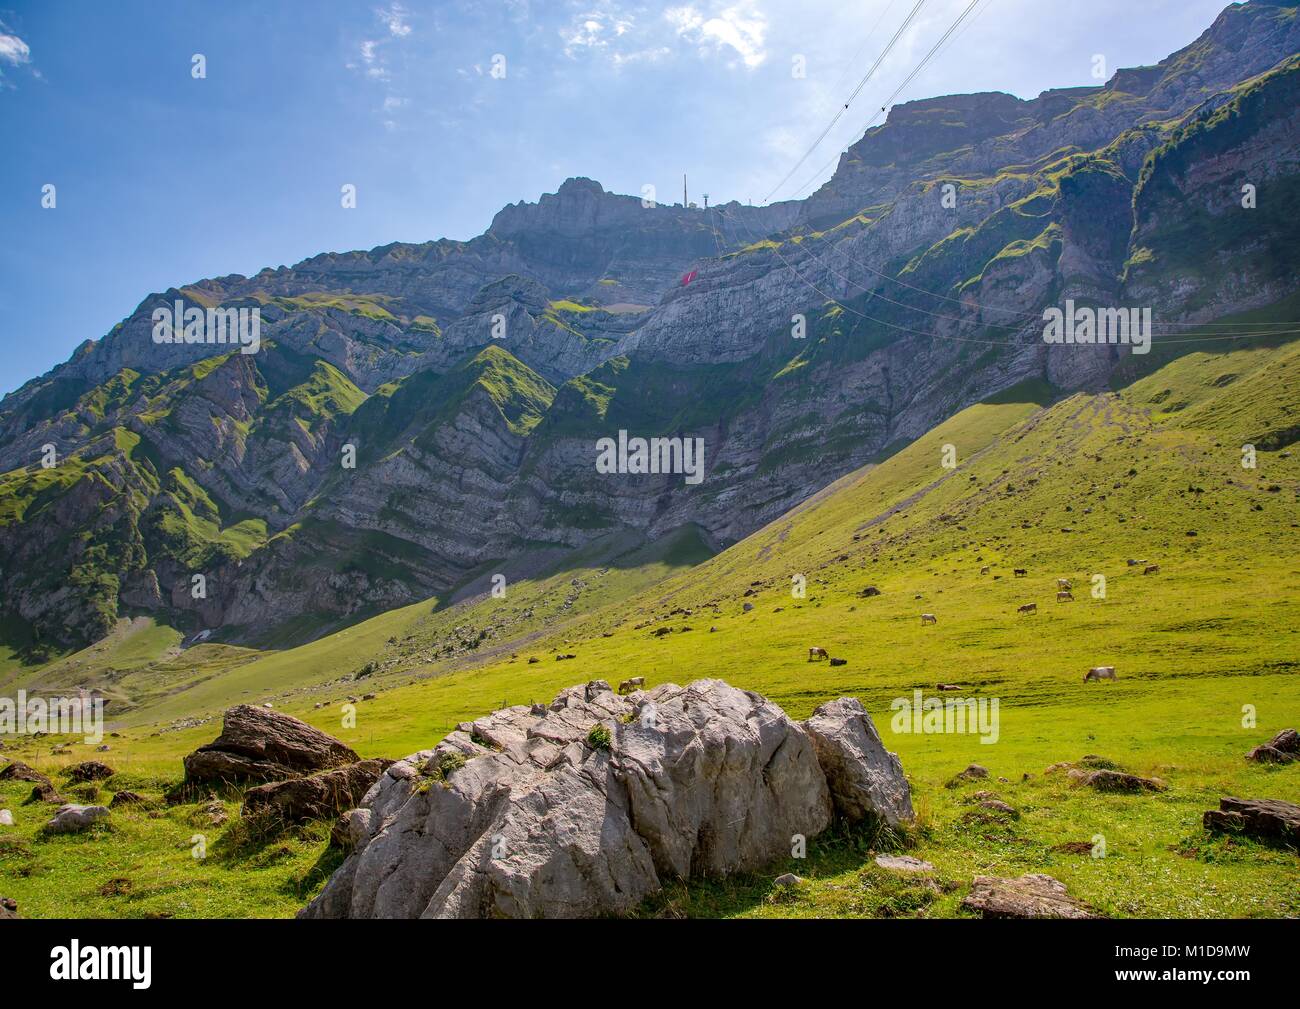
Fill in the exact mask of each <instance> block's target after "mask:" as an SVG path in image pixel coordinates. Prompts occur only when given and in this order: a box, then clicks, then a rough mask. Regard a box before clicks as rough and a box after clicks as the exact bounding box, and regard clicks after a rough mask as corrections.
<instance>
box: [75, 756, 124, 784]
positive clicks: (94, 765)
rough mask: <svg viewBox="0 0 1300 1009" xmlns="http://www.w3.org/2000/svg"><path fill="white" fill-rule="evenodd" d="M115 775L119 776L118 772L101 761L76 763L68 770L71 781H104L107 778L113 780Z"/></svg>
mask: <svg viewBox="0 0 1300 1009" xmlns="http://www.w3.org/2000/svg"><path fill="white" fill-rule="evenodd" d="M114 774H117V771H114V770H113V768H112V767H109V766H108V765H107V763H101V762H100V761H83V762H82V763H74V765H73V766H72V767H69V768H68V780H69V781H103V780H104V779H105V778H112V776H113V775H114Z"/></svg>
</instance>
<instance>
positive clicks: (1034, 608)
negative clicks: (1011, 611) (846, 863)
mask: <svg viewBox="0 0 1300 1009" xmlns="http://www.w3.org/2000/svg"><path fill="white" fill-rule="evenodd" d="M1016 612H1017V613H1037V612H1038V604H1037V603H1025V605H1024V606H1021V607H1020V608H1019V609H1017V610H1016Z"/></svg>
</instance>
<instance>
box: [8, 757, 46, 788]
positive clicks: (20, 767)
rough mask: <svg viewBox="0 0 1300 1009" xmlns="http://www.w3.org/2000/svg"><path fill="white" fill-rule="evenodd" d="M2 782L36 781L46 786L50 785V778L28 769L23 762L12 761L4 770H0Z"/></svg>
mask: <svg viewBox="0 0 1300 1009" xmlns="http://www.w3.org/2000/svg"><path fill="white" fill-rule="evenodd" d="M0 781H34V782H37V783H38V784H39V783H44V784H46V785H48V784H49V783H50V779H49V778H47V777H46V776H45V775H43V774H41V772H40V771H36V770H33V769H32V768H30V767H28V766H27V765H26V764H24V763H23V762H22V761H21V760H14V761H10V762H9V763H8V764H6V765H5V767H4V768H3V769H0Z"/></svg>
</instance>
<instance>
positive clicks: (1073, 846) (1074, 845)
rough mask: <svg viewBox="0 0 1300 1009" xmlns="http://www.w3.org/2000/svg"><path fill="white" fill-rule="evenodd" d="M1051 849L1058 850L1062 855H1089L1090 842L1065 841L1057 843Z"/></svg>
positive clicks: (1090, 852)
mask: <svg viewBox="0 0 1300 1009" xmlns="http://www.w3.org/2000/svg"><path fill="white" fill-rule="evenodd" d="M1052 850H1053V851H1059V852H1060V853H1061V854H1063V855H1091V854H1092V844H1091V843H1090V842H1088V841H1066V842H1065V843H1064V844H1058V845H1056V846H1055V847H1054V848H1052Z"/></svg>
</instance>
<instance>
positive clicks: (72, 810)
mask: <svg viewBox="0 0 1300 1009" xmlns="http://www.w3.org/2000/svg"><path fill="white" fill-rule="evenodd" d="M108 816H109V813H108V807H107V806H78V805H77V804H76V803H68V804H67V805H65V806H60V807H59V811H58V812H57V813H55V814H54V819H52V820H50V821H49V822H48V823H47V824H46V825H45V830H46V832H47V833H50V834H77V833H80V832H81V831H83V830H86V829H87V828H89V827H92V826H94V825H95V824H96V823H99V822H101V821H103V820H107V819H108Z"/></svg>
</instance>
